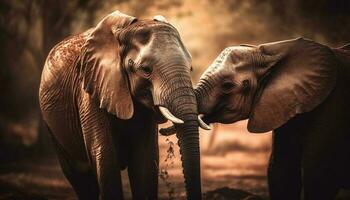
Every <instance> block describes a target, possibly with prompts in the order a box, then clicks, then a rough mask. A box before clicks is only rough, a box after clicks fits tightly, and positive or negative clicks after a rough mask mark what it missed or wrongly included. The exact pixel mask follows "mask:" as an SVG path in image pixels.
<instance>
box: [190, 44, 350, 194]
mask: <svg viewBox="0 0 350 200" xmlns="http://www.w3.org/2000/svg"><path fill="white" fill-rule="evenodd" d="M349 47H350V45H348V46H345V47H343V48H338V49H331V48H329V47H327V46H324V45H321V44H318V43H315V42H313V41H310V40H306V39H302V38H299V39H294V40H287V41H281V42H276V43H268V44H262V45H259V46H252V45H241V46H233V47H229V48H227V49H225V50H224V51H223V52H222V53H221V54H220V55H219V56H218V58H217V59H216V60H215V61H214V62H213V64H212V65H211V66H210V67H209V68H208V69H207V70H206V71H205V73H204V74H203V75H202V77H201V79H200V81H199V83H198V85H197V87H196V90H195V93H196V96H197V101H198V105H199V113H201V114H203V121H204V122H205V123H213V122H221V123H233V122H236V121H239V120H243V119H249V121H248V130H249V131H250V132H255V133H261V132H267V131H271V130H274V131H273V148H272V154H271V159H270V164H269V169H268V182H269V190H270V197H271V199H272V200H275V199H276V200H281V199H283V200H287V199H290V200H297V199H301V196H303V197H304V199H306V200H310V199H312V200H322V199H324V200H326V199H327V200H329V199H332V198H334V196H335V195H336V193H337V191H338V190H339V188H341V187H349V186H350V184H349V183H350V174H349V172H350V170H349V169H350V127H349V119H350V103H349V102H350V90H349V84H350V48H349ZM302 188H303V189H302ZM301 191H303V194H301Z"/></svg>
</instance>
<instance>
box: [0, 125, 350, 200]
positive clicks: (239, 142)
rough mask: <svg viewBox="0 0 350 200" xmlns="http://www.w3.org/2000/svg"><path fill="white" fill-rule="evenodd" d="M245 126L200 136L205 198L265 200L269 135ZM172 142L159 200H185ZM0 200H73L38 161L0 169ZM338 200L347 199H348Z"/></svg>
mask: <svg viewBox="0 0 350 200" xmlns="http://www.w3.org/2000/svg"><path fill="white" fill-rule="evenodd" d="M244 126H245V124H244V122H243V123H239V124H236V125H230V126H221V127H219V129H218V131H217V133H216V134H214V137H213V136H212V135H211V134H209V133H208V132H204V131H202V132H201V135H200V137H201V151H202V157H201V167H202V171H201V173H202V188H203V192H204V197H205V199H233V200H235V199H237V200H239V199H246V200H247V199H250V200H254V199H255V200H259V199H268V194H267V182H266V167H267V162H268V158H269V153H270V138H271V134H269V133H267V134H261V135H254V134H249V133H247V132H245V131H244V130H245V128H244ZM176 141H177V140H176V138H175V137H168V138H167V137H162V136H160V137H159V143H160V172H161V173H160V176H159V196H160V198H161V199H184V196H185V191H184V184H183V177H182V169H181V162H180V160H179V159H180V155H179V150H178V147H177V144H176ZM169 145H172V146H173V148H174V154H173V155H172V154H171V156H170V157H167V155H169V154H168V153H167V150H168V149H169ZM167 158H168V159H167ZM166 172H167V173H166ZM122 174H123V184H124V194H125V196H126V198H127V199H130V198H131V193H130V189H129V188H130V187H129V183H128V178H127V174H126V172H125V171H123V172H122ZM209 191H210V192H209ZM252 194H255V195H252ZM248 196H250V197H248ZM3 199H16V200H17V199H19V200H21V199H23V200H24V199H34V200H36V199H38V200H41V199H52V200H56V199H57V200H58V199H77V198H76V196H75V194H74V191H73V190H72V188H71V187H70V185H69V183H68V182H67V180H66V179H65V177H64V175H63V173H62V171H61V169H60V166H59V164H58V161H57V159H56V158H55V157H51V158H47V157H46V158H44V157H42V158H40V157H37V158H34V159H33V158H32V159H27V160H25V159H24V160H21V161H17V162H12V163H1V164H0V200H3ZM339 199H342V200H345V199H350V196H347V197H346V196H345V197H343V198H339Z"/></svg>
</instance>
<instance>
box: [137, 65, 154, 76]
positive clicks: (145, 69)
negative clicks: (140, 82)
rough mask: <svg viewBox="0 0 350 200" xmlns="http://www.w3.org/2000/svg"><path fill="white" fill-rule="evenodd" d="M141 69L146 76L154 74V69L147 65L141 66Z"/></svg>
mask: <svg viewBox="0 0 350 200" xmlns="http://www.w3.org/2000/svg"><path fill="white" fill-rule="evenodd" d="M140 69H141V70H142V71H143V72H144V73H145V74H146V75H150V74H151V73H152V67H150V66H148V65H146V66H141V67H140Z"/></svg>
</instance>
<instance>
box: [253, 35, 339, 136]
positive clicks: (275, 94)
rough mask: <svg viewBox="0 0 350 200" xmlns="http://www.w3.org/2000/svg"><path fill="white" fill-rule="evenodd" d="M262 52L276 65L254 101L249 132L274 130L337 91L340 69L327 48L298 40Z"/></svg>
mask: <svg viewBox="0 0 350 200" xmlns="http://www.w3.org/2000/svg"><path fill="white" fill-rule="evenodd" d="M259 49H260V51H261V53H262V57H265V58H266V57H269V59H267V60H273V62H274V64H273V65H271V66H269V72H268V73H269V74H268V75H266V74H265V77H264V78H263V80H262V82H263V83H262V85H261V89H260V90H259V91H258V93H257V94H256V97H255V99H254V101H255V102H254V104H253V107H252V110H251V113H250V117H249V122H248V130H249V131H250V132H254V133H261V132H267V131H271V130H274V129H276V128H278V127H280V126H281V125H283V124H284V123H286V122H287V121H288V120H289V119H291V118H292V117H294V116H295V115H297V114H300V113H304V112H308V111H311V110H313V109H314V108H315V107H316V106H318V105H319V104H320V103H322V102H323V101H324V100H325V99H326V97H327V96H328V95H329V94H330V92H331V91H332V89H333V88H334V86H335V83H336V76H337V68H336V65H335V56H334V54H333V52H332V51H331V50H330V48H328V47H327V46H324V45H321V44H318V43H315V42H313V41H311V40H305V39H302V38H299V39H294V40H287V41H282V42H276V43H268V44H263V45H260V46H259ZM271 58H275V59H271Z"/></svg>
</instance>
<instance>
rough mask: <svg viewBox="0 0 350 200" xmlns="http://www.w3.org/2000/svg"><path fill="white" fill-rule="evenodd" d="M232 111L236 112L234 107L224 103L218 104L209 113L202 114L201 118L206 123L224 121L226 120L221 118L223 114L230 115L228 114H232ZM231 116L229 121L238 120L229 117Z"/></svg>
mask: <svg viewBox="0 0 350 200" xmlns="http://www.w3.org/2000/svg"><path fill="white" fill-rule="evenodd" d="M234 113H237V111H236V110H235V109H233V108H230V107H228V106H227V105H225V104H219V105H218V106H216V107H215V108H214V109H213V111H212V112H211V113H209V114H202V120H203V121H204V122H205V123H207V124H211V123H216V122H220V123H225V121H226V120H224V119H223V118H224V117H225V116H230V115H231V116H232V115H233V114H234ZM231 118H232V120H231V122H230V123H233V122H236V121H238V120H236V119H235V118H236V117H231Z"/></svg>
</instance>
